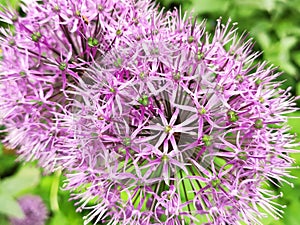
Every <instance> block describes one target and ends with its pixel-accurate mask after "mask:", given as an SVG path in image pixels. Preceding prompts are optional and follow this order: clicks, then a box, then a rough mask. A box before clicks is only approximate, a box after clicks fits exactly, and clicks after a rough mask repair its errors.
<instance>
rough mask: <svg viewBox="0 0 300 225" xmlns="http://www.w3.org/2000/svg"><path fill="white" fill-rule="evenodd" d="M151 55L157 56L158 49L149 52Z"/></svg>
mask: <svg viewBox="0 0 300 225" xmlns="http://www.w3.org/2000/svg"><path fill="white" fill-rule="evenodd" d="M151 54H152V55H158V54H159V49H158V48H153V49H152V50H151Z"/></svg>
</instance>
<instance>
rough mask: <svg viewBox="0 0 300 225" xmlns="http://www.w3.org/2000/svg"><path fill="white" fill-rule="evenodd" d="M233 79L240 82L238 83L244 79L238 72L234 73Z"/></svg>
mask: <svg viewBox="0 0 300 225" xmlns="http://www.w3.org/2000/svg"><path fill="white" fill-rule="evenodd" d="M235 79H236V80H237V81H238V82H240V83H242V82H243V81H244V78H243V76H242V75H240V74H238V75H236V77H235Z"/></svg>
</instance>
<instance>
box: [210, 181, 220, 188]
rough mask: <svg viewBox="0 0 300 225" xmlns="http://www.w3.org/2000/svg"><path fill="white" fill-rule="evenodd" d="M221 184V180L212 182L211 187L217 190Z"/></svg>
mask: <svg viewBox="0 0 300 225" xmlns="http://www.w3.org/2000/svg"><path fill="white" fill-rule="evenodd" d="M220 184H221V181H220V180H219V179H215V180H212V181H211V185H212V186H213V187H214V188H216V187H218V186H219V185H220Z"/></svg>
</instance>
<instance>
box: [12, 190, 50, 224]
mask: <svg viewBox="0 0 300 225" xmlns="http://www.w3.org/2000/svg"><path fill="white" fill-rule="evenodd" d="M18 202H19V204H20V206H21V208H22V210H23V213H24V218H21V219H18V218H10V222H11V225H44V224H45V221H46V219H47V217H48V215H47V214H48V211H47V208H46V206H45V205H44V203H43V200H42V199H41V198H40V197H39V196H33V195H25V196H22V197H21V198H19V199H18Z"/></svg>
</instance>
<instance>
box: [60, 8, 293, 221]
mask: <svg viewBox="0 0 300 225" xmlns="http://www.w3.org/2000/svg"><path fill="white" fill-rule="evenodd" d="M151 21H152V23H153V25H152V27H151V28H150V30H145V31H144V33H141V35H140V37H139V39H138V41H137V42H134V43H132V44H130V43H128V44H127V45H124V46H123V47H122V48H116V49H112V51H110V54H108V55H106V57H104V58H103V59H101V60H100V61H97V62H95V67H94V69H91V70H90V71H88V72H87V73H86V77H85V80H82V81H81V82H80V84H79V85H78V86H77V87H76V88H74V89H75V90H74V91H73V93H74V95H76V96H78V97H77V98H76V99H77V101H76V103H75V104H74V108H73V109H70V110H69V114H68V115H67V116H65V117H64V118H63V119H62V120H64V121H65V122H66V125H67V126H68V127H69V128H71V129H72V132H74V137H75V138H74V139H72V140H71V139H70V140H68V143H66V144H67V145H68V146H74V147H73V148H72V147H71V148H69V149H68V150H67V151H66V152H65V153H66V155H78V161H77V163H74V164H73V168H71V169H70V171H73V172H72V173H70V174H69V175H67V176H68V183H66V186H65V187H66V189H70V190H74V195H73V199H79V203H82V205H81V206H80V207H79V210H82V209H84V208H87V209H90V210H91V209H92V211H91V212H90V213H89V215H87V216H86V217H85V219H86V224H87V223H89V222H91V221H92V222H94V223H95V224H96V223H97V222H98V221H102V222H107V224H139V225H142V224H147V225H148V224H178V225H179V224H205V225H226V224H233V225H237V224H241V223H244V224H249V225H250V224H251V225H252V224H261V223H260V219H261V218H262V217H265V216H266V215H267V214H266V213H269V214H271V215H272V216H273V217H274V218H278V217H280V216H281V214H282V210H281V207H284V206H280V205H278V204H277V203H275V202H273V200H274V199H275V198H277V197H279V196H277V195H275V193H273V192H272V191H270V190H268V189H265V186H266V184H267V183H268V182H273V183H274V180H276V181H277V183H283V182H287V181H285V179H284V177H285V176H289V174H288V169H290V168H291V167H292V163H293V159H292V158H291V157H290V156H289V153H290V152H295V151H296V150H295V149H294V148H295V146H296V145H297V144H295V143H294V137H293V135H290V134H289V133H288V130H289V128H288V127H287V125H286V121H287V117H286V116H285V114H286V113H289V112H293V111H295V110H296V108H295V102H294V100H295V98H291V96H290V94H289V93H288V90H286V91H285V90H282V89H280V87H279V85H280V84H278V83H276V82H274V79H275V78H276V77H278V76H279V75H280V74H279V73H277V72H276V69H275V68H273V66H268V64H267V63H266V62H262V63H258V64H257V63H255V62H254V60H255V59H256V58H257V56H258V55H259V53H256V52H252V46H253V44H252V42H251V39H247V36H245V35H242V36H241V37H238V35H237V33H236V30H237V28H236V24H233V25H232V24H231V22H230V21H228V22H227V23H226V24H222V21H221V19H219V20H218V21H217V27H216V30H215V33H214V34H213V35H209V34H208V33H206V32H205V23H204V22H202V23H200V24H198V23H197V22H195V21H193V20H192V19H191V18H188V17H187V15H184V17H183V18H181V16H180V15H178V12H177V11H175V12H168V13H167V14H166V15H162V14H157V15H156V16H153V18H152V19H151ZM157 21H160V22H157ZM87 81H88V82H87ZM67 93H68V91H67ZM79 188H80V190H84V191H83V192H82V193H80V194H76V190H78V189H79ZM89 201H93V202H96V204H94V206H90V205H89V206H87V203H88V202H89ZM79 203H78V204H79Z"/></svg>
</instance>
